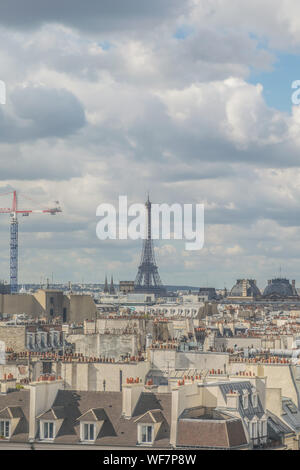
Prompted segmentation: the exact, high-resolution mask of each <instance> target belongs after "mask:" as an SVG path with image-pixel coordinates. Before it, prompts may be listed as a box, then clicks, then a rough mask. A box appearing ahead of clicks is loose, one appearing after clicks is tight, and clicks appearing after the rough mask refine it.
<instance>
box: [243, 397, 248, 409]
mask: <svg viewBox="0 0 300 470" xmlns="http://www.w3.org/2000/svg"><path fill="white" fill-rule="evenodd" d="M243 408H244V409H245V410H246V409H247V408H248V394H245V395H243Z"/></svg>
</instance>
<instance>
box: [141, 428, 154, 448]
mask: <svg viewBox="0 0 300 470" xmlns="http://www.w3.org/2000/svg"><path fill="white" fill-rule="evenodd" d="M140 442H141V443H143V444H152V442H153V426H147V425H142V426H141V439H140Z"/></svg>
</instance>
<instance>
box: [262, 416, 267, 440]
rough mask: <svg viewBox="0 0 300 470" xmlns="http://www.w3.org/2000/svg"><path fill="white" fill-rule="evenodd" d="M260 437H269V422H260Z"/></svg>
mask: <svg viewBox="0 0 300 470" xmlns="http://www.w3.org/2000/svg"><path fill="white" fill-rule="evenodd" d="M260 435H261V436H266V435H267V420H266V419H261V420H260Z"/></svg>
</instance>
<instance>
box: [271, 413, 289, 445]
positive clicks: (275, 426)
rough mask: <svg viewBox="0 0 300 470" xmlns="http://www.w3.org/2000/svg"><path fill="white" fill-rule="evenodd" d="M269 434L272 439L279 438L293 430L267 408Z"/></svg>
mask: <svg viewBox="0 0 300 470" xmlns="http://www.w3.org/2000/svg"><path fill="white" fill-rule="evenodd" d="M266 415H267V417H268V422H267V424H268V436H269V437H270V438H271V439H278V437H280V436H281V435H283V434H291V433H292V432H293V430H292V429H291V428H289V427H288V426H287V425H286V424H285V423H284V422H283V421H282V420H281V419H280V418H279V417H278V416H276V415H274V414H273V413H271V411H269V410H267V412H266Z"/></svg>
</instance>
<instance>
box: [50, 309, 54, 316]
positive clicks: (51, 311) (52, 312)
mask: <svg viewBox="0 0 300 470" xmlns="http://www.w3.org/2000/svg"><path fill="white" fill-rule="evenodd" d="M53 314H54V310H53V308H50V315H51V317H53Z"/></svg>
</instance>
